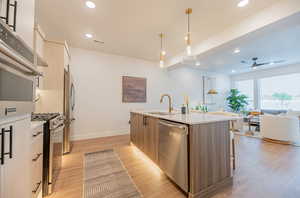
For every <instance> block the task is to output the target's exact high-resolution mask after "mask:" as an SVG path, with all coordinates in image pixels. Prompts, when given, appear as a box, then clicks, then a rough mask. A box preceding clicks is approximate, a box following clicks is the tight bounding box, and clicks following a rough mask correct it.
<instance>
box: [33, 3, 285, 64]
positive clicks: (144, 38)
mask: <svg viewBox="0 0 300 198" xmlns="http://www.w3.org/2000/svg"><path fill="white" fill-rule="evenodd" d="M93 1H94V2H95V3H96V6H97V7H96V8H95V9H89V8H87V7H86V6H85V0H76V1H74V0H72V1H71V0H42V1H37V11H38V15H37V16H38V22H39V23H40V25H41V27H42V29H43V30H44V31H45V32H46V34H47V38H48V39H51V40H61V41H63V40H67V41H68V42H69V44H70V45H71V46H73V47H80V48H86V49H92V50H99V51H103V52H107V53H113V54H119V55H124V56H130V57H136V58H142V59H146V60H153V61H157V60H158V55H159V50H160V49H159V37H158V33H159V32H164V33H166V35H167V38H166V51H167V56H169V57H170V56H175V55H176V54H178V53H181V52H182V51H183V50H184V47H185V44H184V39H183V38H184V34H185V32H186V16H185V14H184V10H185V9H186V8H188V7H191V8H193V14H192V17H191V28H192V41H193V43H194V44H195V43H200V42H201V41H203V40H206V39H207V38H209V37H211V36H212V35H214V34H216V33H218V32H220V31H222V30H223V29H225V28H226V27H228V26H231V25H233V24H237V23H239V22H240V21H242V20H244V19H245V18H247V17H248V16H250V15H253V14H255V12H256V11H259V10H262V9H264V8H266V7H268V6H271V5H272V4H274V3H276V2H279V1H282V0H250V4H249V5H248V6H247V7H244V8H238V7H237V2H238V1H239V0H131V1H129V0H93ZM85 33H92V34H93V35H94V36H95V39H97V40H101V41H104V42H105V44H104V45H101V44H99V43H94V42H93V41H91V40H88V39H85V38H84V34H85ZM245 58H247V57H245Z"/></svg>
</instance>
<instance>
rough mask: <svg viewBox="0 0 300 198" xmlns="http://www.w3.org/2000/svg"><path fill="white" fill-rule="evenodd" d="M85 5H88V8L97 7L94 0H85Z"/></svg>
mask: <svg viewBox="0 0 300 198" xmlns="http://www.w3.org/2000/svg"><path fill="white" fill-rule="evenodd" d="M85 5H86V6H87V7H88V8H95V7H96V4H95V3H94V2H92V1H86V2H85Z"/></svg>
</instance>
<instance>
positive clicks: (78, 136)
mask: <svg viewBox="0 0 300 198" xmlns="http://www.w3.org/2000/svg"><path fill="white" fill-rule="evenodd" d="M126 134H129V130H128V129H121V130H115V131H101V132H90V133H81V134H74V135H72V136H71V137H70V139H71V141H77V140H87V139H94V138H101V137H110V136H117V135H126Z"/></svg>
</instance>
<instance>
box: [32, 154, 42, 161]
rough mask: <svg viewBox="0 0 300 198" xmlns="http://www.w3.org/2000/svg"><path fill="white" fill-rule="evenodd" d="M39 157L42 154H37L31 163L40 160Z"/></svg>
mask: <svg viewBox="0 0 300 198" xmlns="http://www.w3.org/2000/svg"><path fill="white" fill-rule="evenodd" d="M41 155H42V153H38V154H37V155H36V157H35V158H34V159H32V161H33V162H36V161H37V160H38V159H39V158H40V156H41Z"/></svg>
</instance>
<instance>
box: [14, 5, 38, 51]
mask: <svg viewBox="0 0 300 198" xmlns="http://www.w3.org/2000/svg"><path fill="white" fill-rule="evenodd" d="M17 2H18V9H17V21H16V32H17V33H18V35H19V36H20V37H21V38H22V39H23V41H24V42H25V43H26V44H27V45H28V46H30V47H31V48H32V49H33V31H34V13H35V0H26V1H24V0H18V1H17ZM11 18H12V17H11Z"/></svg>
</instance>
